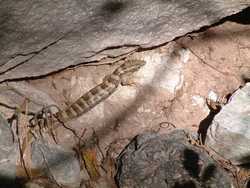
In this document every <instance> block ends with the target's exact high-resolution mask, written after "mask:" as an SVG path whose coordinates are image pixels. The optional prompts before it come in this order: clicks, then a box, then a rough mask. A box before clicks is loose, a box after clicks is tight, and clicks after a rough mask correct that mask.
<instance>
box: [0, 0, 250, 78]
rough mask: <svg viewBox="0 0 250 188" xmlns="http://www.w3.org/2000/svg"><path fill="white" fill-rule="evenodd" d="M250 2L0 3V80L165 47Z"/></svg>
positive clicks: (103, 0)
mask: <svg viewBox="0 0 250 188" xmlns="http://www.w3.org/2000/svg"><path fill="white" fill-rule="evenodd" d="M249 5H250V0H196V1H193V0H176V1H167V0H157V1H156V0H133V1H131V0H91V1H80V0H72V1H68V0H55V1H50V0H37V1H26V0H21V1H20V0H12V1H0V26H1V30H0V37H1V40H0V46H1V48H0V56H1V59H0V65H1V67H0V73H1V74H0V81H4V80H11V79H16V78H23V77H35V76H39V75H45V74H48V73H51V72H53V71H57V70H60V69H63V68H65V67H68V66H70V65H76V64H79V63H86V62H93V61H98V60H100V59H102V58H104V57H114V56H120V55H122V54H127V53H128V52H131V51H133V50H135V49H137V48H140V47H142V48H147V47H152V46H157V45H159V44H163V43H166V42H168V41H170V40H172V39H174V38H176V37H178V36H182V35H184V34H186V33H188V32H191V31H194V30H198V29H199V28H201V27H203V26H207V25H211V24H213V23H215V22H217V21H219V20H220V19H221V18H223V17H225V16H229V15H232V14H235V13H237V12H239V11H240V10H242V9H243V8H246V7H247V6H249Z"/></svg>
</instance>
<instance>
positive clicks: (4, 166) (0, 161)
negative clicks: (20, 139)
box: [0, 114, 18, 187]
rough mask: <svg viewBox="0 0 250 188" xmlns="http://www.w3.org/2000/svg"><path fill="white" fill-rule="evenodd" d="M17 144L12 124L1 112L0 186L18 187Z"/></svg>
mask: <svg viewBox="0 0 250 188" xmlns="http://www.w3.org/2000/svg"><path fill="white" fill-rule="evenodd" d="M17 151H18V150H17V145H16V144H15V143H14V142H13V136H12V134H11V130H10V126H9V124H8V122H7V121H6V120H5V119H4V118H3V117H2V115H1V114H0V187H17V186H18V185H16V182H15V179H16V160H17V157H18V152H17Z"/></svg>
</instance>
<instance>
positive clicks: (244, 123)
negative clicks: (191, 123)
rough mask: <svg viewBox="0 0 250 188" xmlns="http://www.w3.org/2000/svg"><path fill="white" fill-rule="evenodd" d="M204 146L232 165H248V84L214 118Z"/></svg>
mask: <svg viewBox="0 0 250 188" xmlns="http://www.w3.org/2000/svg"><path fill="white" fill-rule="evenodd" d="M206 144H207V145H208V146H210V147H211V148H213V149H214V150H215V151H217V152H218V153H220V155H222V156H223V157H225V158H226V159H229V160H230V161H231V162H233V163H234V164H237V165H240V164H246V163H249V156H250V147H249V146H250V83H248V84H246V85H245V86H244V87H243V88H242V89H239V90H238V91H236V92H235V94H234V95H233V96H232V97H231V100H230V101H229V104H227V105H226V106H224V107H223V108H222V110H221V111H220V112H219V114H218V115H216V116H215V118H214V120H213V123H212V125H211V126H210V127H209V129H208V133H207V140H206Z"/></svg>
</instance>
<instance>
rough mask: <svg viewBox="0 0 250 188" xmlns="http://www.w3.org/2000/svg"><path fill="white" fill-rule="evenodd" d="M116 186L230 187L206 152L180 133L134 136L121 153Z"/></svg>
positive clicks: (222, 172)
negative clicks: (190, 142)
mask: <svg viewBox="0 0 250 188" xmlns="http://www.w3.org/2000/svg"><path fill="white" fill-rule="evenodd" d="M118 169H119V170H118V173H117V176H116V180H117V183H118V184H119V187H121V188H125V187H138V188H139V187H144V188H147V187H148V188H149V187H157V188H163V187H164V188H168V187H169V188H170V187H171V188H172V187H175V188H177V187H189V188H194V187H196V188H198V187H213V188H215V187H217V188H230V187H231V185H232V183H231V180H230V178H229V177H228V176H227V174H226V173H225V171H223V170H222V169H220V168H219V166H218V165H217V164H216V163H215V162H214V161H213V160H211V158H209V156H208V155H207V153H206V152H204V151H202V150H200V149H197V148H196V147H194V146H192V145H190V144H189V142H188V140H187V137H186V133H185V132H184V131H183V130H175V131H173V132H171V133H169V134H167V135H157V134H154V133H148V134H143V135H139V136H137V137H136V138H135V139H134V140H133V141H132V142H131V143H130V144H129V145H128V146H127V148H126V149H125V150H124V151H123V152H122V153H121V155H120V157H119V159H118Z"/></svg>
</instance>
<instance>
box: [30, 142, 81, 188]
mask: <svg viewBox="0 0 250 188" xmlns="http://www.w3.org/2000/svg"><path fill="white" fill-rule="evenodd" d="M31 156H32V164H33V169H37V170H38V172H40V173H41V174H42V175H46V176H48V177H49V178H50V179H52V180H54V181H56V182H57V183H58V184H59V185H64V186H70V187H79V185H80V165H79V162H78V160H77V158H76V156H75V155H74V153H73V152H72V151H68V150H66V149H63V148H61V147H60V146H58V145H54V146H52V145H50V146H47V145H46V144H44V143H42V142H40V141H34V142H33V143H32V154H31Z"/></svg>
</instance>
